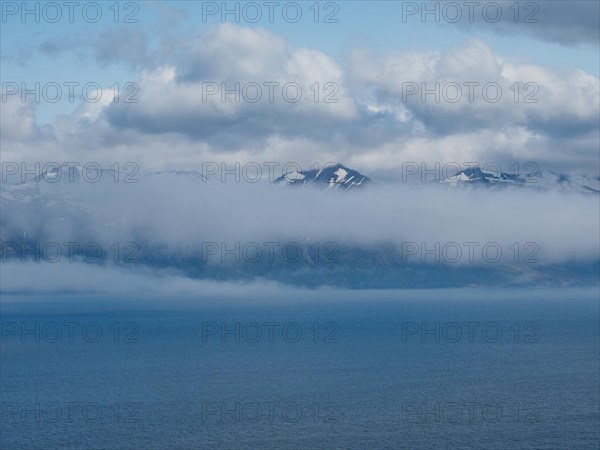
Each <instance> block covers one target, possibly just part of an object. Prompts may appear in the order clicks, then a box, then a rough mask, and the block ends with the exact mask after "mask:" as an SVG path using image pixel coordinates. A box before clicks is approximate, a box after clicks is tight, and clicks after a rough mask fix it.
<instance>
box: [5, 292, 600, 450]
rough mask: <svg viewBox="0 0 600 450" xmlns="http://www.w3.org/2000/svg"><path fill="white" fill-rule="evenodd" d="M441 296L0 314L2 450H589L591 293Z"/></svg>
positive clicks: (118, 304)
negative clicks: (59, 330)
mask: <svg viewBox="0 0 600 450" xmlns="http://www.w3.org/2000/svg"><path fill="white" fill-rule="evenodd" d="M440 292H441V293H440V294H436V295H432V296H431V298H423V296H422V295H421V296H418V298H417V297H415V298H412V299H411V298H410V295H405V296H404V297H403V298H401V299H397V300H394V299H393V298H386V299H382V298H378V296H377V295H373V294H372V293H369V294H367V293H365V295H364V298H362V299H361V300H352V301H329V300H328V299H326V298H323V301H322V302H305V303H303V302H293V303H285V304H284V303H277V302H273V303H269V304H265V303H253V302H251V301H249V302H244V299H238V300H239V301H238V302H232V303H227V304H223V303H219V302H212V303H203V302H197V303H189V302H188V303H181V304H178V303H176V302H174V301H173V299H169V300H167V299H165V301H164V302H163V303H161V304H144V303H139V302H131V303H128V302H124V301H118V300H116V299H115V300H113V301H108V302H98V303H94V304H92V303H89V302H73V301H70V302H65V301H60V300H58V299H56V300H53V301H45V302H43V303H42V302H9V301H8V302H7V301H6V299H5V300H4V301H3V304H2V326H3V328H2V333H3V334H2V348H1V363H2V364H1V369H0V370H1V373H0V374H1V388H2V426H1V433H2V434H1V442H0V443H1V447H2V448H3V449H20V448H45V449H48V448H78V449H79V448H81V449H83V448H103V449H109V448H110V449H113V448H114V449H138V448H139V449H142V448H149V449H155V448H156V449H158V448H278V449H279V448H286V449H287V448H357V449H359V448H361V449H362V448H406V449H418V448H423V449H425V448H427V449H429V448H439V449H442V448H443V449H446V448H457V449H470V448H501V449H507V448H519V449H522V448H552V449H562V448H573V449H587V448H589V449H596V448H598V444H599V433H600V417H599V385H600V380H599V370H600V366H599V306H598V298H597V292H595V293H592V294H589V295H587V294H586V295H571V292H570V290H564V291H558V292H553V295H551V296H549V297H548V298H546V297H545V296H544V295H536V296H535V297H532V296H531V295H529V293H528V292H527V291H514V292H511V291H508V293H507V295H506V296H504V297H503V296H500V298H498V296H496V298H493V299H490V298H489V295H488V292H487V291H485V290H481V296H480V298H479V299H477V298H465V299H462V300H461V299H460V295H458V296H457V295H453V296H452V297H451V298H449V297H446V296H445V295H444V294H443V292H442V291H440ZM50 323H54V324H59V325H60V326H61V327H62V332H63V335H62V337H61V338H60V339H59V338H56V336H57V335H56V332H55V331H56V328H54V329H53V328H52V326H48V324H50ZM64 323H74V324H77V325H73V327H74V328H73V329H74V333H73V335H72V336H69V335H68V334H67V333H66V330H68V328H66V326H64V325H62V324H64ZM91 323H93V324H94V325H93V326H92V325H89V324H91ZM236 323H237V324H239V327H238V328H236ZM264 323H271V327H272V328H271V329H272V330H274V331H273V334H272V335H270V334H269V332H268V330H269V328H268V327H267V326H264V325H262V324H264ZM464 323H471V324H472V326H473V327H474V328H473V330H474V331H473V334H470V332H469V328H467V327H466V326H465V325H463V324H464ZM15 324H16V326H17V327H23V326H24V325H25V326H28V327H29V328H28V330H29V331H30V332H29V333H25V334H24V335H22V334H21V330H19V331H17V332H16V333H15V332H14V329H15V328H14V327H15ZM36 324H38V325H39V327H40V330H41V331H40V332H39V333H38V334H37V336H36V332H35V326H36ZM248 324H253V325H248ZM255 324H259V325H260V327H261V332H262V335H261V337H260V338H258V336H259V335H258V334H257V332H256V325H255ZM276 324H278V325H276ZM286 324H287V328H286V331H285V333H284V334H282V330H283V328H284V325H286ZM290 324H293V325H290ZM456 324H458V326H459V327H460V328H461V333H462V334H461V335H459V334H458V331H457V325H456ZM475 324H478V325H475ZM86 326H87V329H86V334H85V335H83V334H82V332H81V329H82V328H83V327H86ZM215 326H216V328H215ZM223 327H224V328H223ZM244 327H245V328H244ZM253 327H254V328H253ZM415 327H416V328H415ZM436 327H437V328H436ZM44 328H45V331H44ZM221 328H222V330H223V332H224V333H223V335H221ZM484 328H485V333H483V332H482V330H483V329H484ZM31 330H34V331H33V332H31ZM98 330H101V332H102V336H101V337H100V338H97V335H98ZM215 330H216V331H215ZM236 330H240V331H239V332H238V331H236ZM242 330H243V331H242ZM316 330H318V333H317V331H316ZM437 330H439V331H437ZM299 331H300V332H301V333H302V334H301V336H300V335H299V334H298V332H299ZM36 338H39V342H36ZM236 340H239V342H236ZM52 341H56V342H52ZM69 405H71V406H69Z"/></svg>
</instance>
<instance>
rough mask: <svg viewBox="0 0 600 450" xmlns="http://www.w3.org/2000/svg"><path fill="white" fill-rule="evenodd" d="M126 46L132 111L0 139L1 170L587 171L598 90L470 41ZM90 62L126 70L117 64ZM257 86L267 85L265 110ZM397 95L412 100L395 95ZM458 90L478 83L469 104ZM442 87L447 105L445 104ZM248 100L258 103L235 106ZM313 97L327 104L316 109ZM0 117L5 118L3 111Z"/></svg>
mask: <svg viewBox="0 0 600 450" xmlns="http://www.w3.org/2000/svg"><path fill="white" fill-rule="evenodd" d="M177 40H179V41H178V42H179V43H180V45H173V44H174V42H176V41H177ZM134 41H135V42H137V43H138V44H139V45H138V44H136V48H137V47H138V46H139V47H140V50H139V52H138V51H136V52H137V53H139V55H138V56H139V58H137V59H135V58H134V59H135V61H133V60H132V63H133V64H135V65H136V66H138V67H139V77H138V79H137V80H136V82H137V84H138V85H139V91H138V92H137V93H136V96H135V97H136V99H137V100H138V102H137V103H125V102H123V101H120V102H118V103H115V102H106V103H97V104H81V105H79V106H78V107H77V109H76V110H75V111H74V112H73V113H72V114H68V115H64V116H61V117H59V118H58V119H57V120H56V121H55V122H53V123H52V126H51V127H47V128H46V129H45V130H46V131H45V133H46V135H45V136H46V137H45V139H43V140H42V142H40V140H39V138H38V139H36V138H35V135H34V133H32V130H33V129H29V132H27V133H23V132H21V133H20V134H16V133H15V132H14V130H13V131H12V132H11V131H8V132H7V133H6V134H5V133H3V136H2V140H3V146H4V148H3V153H4V156H5V158H7V159H8V160H15V161H22V160H29V161H40V160H53V158H61V160H69V159H71V160H75V161H82V160H83V161H89V160H92V161H99V162H102V163H106V164H108V165H110V164H112V163H114V162H115V161H121V162H126V161H134V162H136V163H138V164H139V165H140V166H143V167H145V168H147V169H148V170H160V169H164V168H193V167H198V166H199V164H201V163H202V162H203V161H217V162H221V161H223V162H235V161H238V162H241V163H244V162H248V161H257V160H258V161H279V162H291V161H296V162H299V163H300V164H301V165H302V166H304V167H307V166H310V165H311V164H312V163H315V162H320V163H325V162H329V161H340V162H344V163H345V164H347V165H353V164H354V165H357V167H358V168H359V169H363V170H367V169H368V170H371V171H372V172H375V173H376V172H378V171H382V170H389V169H390V168H394V167H399V166H400V165H401V164H402V162H404V161H417V162H420V161H423V162H428V161H432V162H433V161H440V162H447V161H458V162H466V161H481V162H487V161H496V162H502V163H504V162H507V163H508V165H510V163H511V162H515V160H516V161H521V162H524V161H529V160H533V161H535V162H536V163H538V165H539V166H540V167H549V168H553V169H556V170H561V171H567V172H568V171H575V172H581V171H584V172H586V173H589V174H591V175H594V176H597V174H598V172H600V161H599V155H598V151H597V149H598V140H599V139H600V135H599V129H598V121H599V120H600V119H599V117H600V111H599V103H598V99H599V98H600V88H599V80H598V78H597V77H594V76H592V75H590V74H587V73H585V72H583V71H581V70H577V69H567V68H563V69H551V68H548V67H542V66H538V65H534V64H532V63H529V62H523V61H519V60H512V59H509V58H506V57H501V56H499V55H497V54H495V53H494V51H493V50H492V48H491V47H490V46H489V45H488V44H487V43H486V42H484V41H482V40H479V39H473V40H470V41H467V42H465V43H464V44H463V45H459V46H456V47H454V48H451V49H449V50H447V51H446V52H437V51H433V52H432V51H422V52H416V51H402V52H399V51H394V52H388V53H385V54H377V53H375V52H374V51H372V50H371V49H368V48H362V49H361V48H357V49H354V50H351V51H350V52H349V53H348V55H347V56H346V57H344V58H341V59H339V60H336V59H334V58H332V57H331V56H329V55H327V54H325V53H323V52H322V51H319V50H316V49H310V48H296V47H294V46H293V45H291V44H290V43H289V42H288V41H287V40H285V39H284V38H283V37H282V36H279V35H277V34H274V33H272V32H269V31H266V30H263V29H260V28H256V29H250V28H244V27H240V26H234V25H229V24H223V25H220V26H217V27H214V28H208V29H206V30H205V31H203V32H202V33H201V34H200V35H196V36H194V37H189V36H185V34H182V35H179V36H178V37H173V36H170V37H168V38H165V40H164V41H162V43H159V44H157V45H156V46H155V48H154V49H153V50H152V51H150V50H148V49H146V50H145V51H144V50H142V49H143V48H144V47H145V46H148V45H149V43H148V41H147V40H145V39H143V38H136V39H134ZM107 42H110V39H108V40H107ZM104 54H105V55H106V58H109V57H114V58H116V60H131V55H129V54H127V52H125V54H121V53H119V52H116V53H110V52H108V53H107V52H105V53H104ZM103 58H104V57H103ZM106 58H104V59H102V61H104V62H107V61H108V59H106ZM269 82H274V83H279V85H278V86H277V87H276V88H275V89H274V91H273V92H274V98H273V101H270V100H269V98H270V97H269V96H270V90H269V89H270V88H269V87H267V86H265V84H264V83H269ZM236 83H238V85H236ZM286 83H298V86H300V87H301V89H302V96H301V98H300V99H299V101H297V102H291V101H289V99H288V100H286V98H284V95H283V94H282V86H284V85H285V84H286ZM317 83H318V84H317ZM327 83H333V84H331V85H328V84H327ZM407 83H408V84H410V85H411V87H412V88H413V89H414V88H415V87H416V88H418V89H419V92H418V93H415V94H414V95H409V94H408V93H407V89H408V84H407ZM436 83H438V85H436ZM465 83H467V84H468V83H479V84H478V85H477V86H476V87H474V88H473V89H474V91H473V95H474V97H473V101H471V100H470V95H471V93H470V91H469V89H470V88H469V87H468V86H467V85H465ZM488 84H489V85H493V86H492V88H491V89H489V88H488V91H486V93H487V94H489V96H491V97H493V98H494V99H495V95H496V93H497V91H496V89H497V88H499V89H500V93H501V96H500V97H499V99H498V100H497V101H490V100H489V99H488V100H486V98H485V97H484V90H483V89H484V86H486V85H488ZM436 86H439V88H438V87H436ZM456 86H458V87H459V88H460V89H461V97H460V98H459V100H458V101H455V102H454V101H448V96H451V97H452V98H454V96H455V95H456V93H457V92H458V91H456V89H455V88H456ZM257 87H258V88H260V89H261V92H262V97H261V98H260V100H259V101H256V102H251V101H247V100H248V96H253V95H255V93H256V92H257V91H256V88H257ZM105 88H108V86H106V87H105ZM245 88H246V89H247V90H246V91H245V93H244V89H245ZM211 89H213V90H214V89H217V91H216V92H214V91H211ZM225 89H230V90H235V91H237V97H238V99H239V101H237V100H238V99H236V93H233V94H232V93H230V94H226V95H225V97H224V98H223V96H222V94H223V91H224V90H225ZM424 89H429V90H431V89H434V90H438V96H439V97H440V99H439V100H440V101H438V102H436V101H435V100H436V99H435V97H436V94H428V95H426V96H425V101H423V97H422V91H423V90H424ZM316 92H317V93H318V94H319V96H318V101H315V95H316ZM292 94H293V90H292ZM124 95H125V93H121V97H120V98H121V99H123V98H124ZM327 95H331V96H332V99H333V100H337V102H332V103H327V102H325V101H324V100H325V98H326V96H327ZM515 96H516V99H517V100H518V101H516V100H515ZM252 98H254V97H252ZM526 99H528V100H536V101H537V102H529V101H525V100H526ZM1 107H2V109H3V111H4V110H7V111H9V110H10V109H11V108H17V106H15V103H14V101H13V102H12V103H10V104H2V106H1ZM18 108H20V109H19V111H21V112H20V113H19V114H25V112H26V114H25V115H24V116H22V119H19V121H18V122H19V123H18V124H16V125H18V126H17V128H16V129H22V128H23V127H27V126H29V125H27V123H29V122H28V121H29V120H30V118H31V117H34V113H35V109H34V107H33V106H31V105H28V106H24V105H21V106H19V107H18ZM24 108H25V109H24ZM15 111H16V110H15ZM13 117H19V116H17V115H13ZM31 126H34V125H33V123H32V125H31ZM38 137H39V134H38ZM167 154H168V156H169V157H168V158H165V155H167ZM367 175H373V173H367Z"/></svg>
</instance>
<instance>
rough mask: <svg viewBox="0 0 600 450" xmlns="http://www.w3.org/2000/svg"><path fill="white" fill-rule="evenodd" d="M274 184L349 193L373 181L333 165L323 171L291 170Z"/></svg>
mask: <svg viewBox="0 0 600 450" xmlns="http://www.w3.org/2000/svg"><path fill="white" fill-rule="evenodd" d="M275 183H284V184H287V185H291V186H306V185H317V186H318V187H325V190H329V189H341V190H344V191H349V190H351V189H356V188H362V187H364V186H366V185H368V184H370V183H373V180H371V179H370V178H369V177H367V176H365V175H363V174H362V173H360V172H358V171H356V170H354V169H349V168H348V167H345V166H343V165H341V164H335V165H331V166H326V167H324V168H323V169H310V170H302V171H297V170H293V171H290V172H287V173H285V174H284V175H282V176H281V177H279V178H277V179H276V180H275Z"/></svg>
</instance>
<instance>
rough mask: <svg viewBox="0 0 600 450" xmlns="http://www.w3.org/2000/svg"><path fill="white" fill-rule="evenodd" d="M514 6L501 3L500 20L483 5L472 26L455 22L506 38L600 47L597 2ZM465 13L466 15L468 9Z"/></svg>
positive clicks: (579, 0) (544, 1)
mask: <svg viewBox="0 0 600 450" xmlns="http://www.w3.org/2000/svg"><path fill="white" fill-rule="evenodd" d="M488 3H493V2H488ZM440 4H442V2H440ZM515 4H517V3H514V4H509V3H508V2H507V3H500V5H501V9H502V16H501V17H500V18H499V19H496V18H495V17H496V8H490V9H489V11H488V12H487V13H486V14H484V13H482V9H481V8H483V6H480V5H477V6H479V9H476V11H475V14H473V18H474V20H473V23H472V24H471V23H469V22H468V21H467V20H460V21H458V22H456V23H457V26H460V27H462V28H468V27H471V26H473V25H474V26H475V27H478V28H481V29H483V28H485V29H491V30H493V31H495V32H497V33H500V34H503V35H506V34H514V33H517V34H526V35H530V36H533V37H535V38H538V39H541V40H544V41H550V42H556V43H559V44H562V45H577V44H588V45H592V46H596V47H597V46H598V45H599V44H600V3H598V2H597V1H587V0H574V1H554V0H540V1H535V2H518V9H516V8H515V6H514V5H515ZM481 5H486V3H485V2H484V3H482V4H481ZM496 5H498V3H496ZM477 6H476V8H477ZM464 10H465V16H467V12H468V9H467V7H465V8H464ZM448 14H450V12H449V13H448ZM452 14H454V12H452ZM451 17H453V15H452V16H451ZM486 17H487V18H488V20H486ZM490 19H491V20H490Z"/></svg>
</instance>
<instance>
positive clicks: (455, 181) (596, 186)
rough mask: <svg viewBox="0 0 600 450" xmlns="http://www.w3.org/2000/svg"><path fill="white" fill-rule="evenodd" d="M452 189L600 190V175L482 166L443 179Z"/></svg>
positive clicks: (591, 191) (579, 191) (597, 191)
mask: <svg viewBox="0 0 600 450" xmlns="http://www.w3.org/2000/svg"><path fill="white" fill-rule="evenodd" d="M441 183H442V184H444V185H448V187H449V189H465V188H467V189H470V188H471V189H472V188H478V187H482V188H492V189H498V188H506V187H513V188H529V189H538V190H557V191H562V192H577V193H581V194H593V193H596V194H597V193H600V177H596V178H593V177H588V176H585V175H580V176H571V175H566V174H560V173H557V172H554V171H551V170H538V171H536V172H535V173H531V174H526V175H515V174H509V173H503V172H491V171H486V170H483V169H481V168H480V167H469V168H468V169H465V170H462V171H460V172H458V173H457V174H456V175H454V176H451V177H448V178H446V179H444V180H442V181H441Z"/></svg>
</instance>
